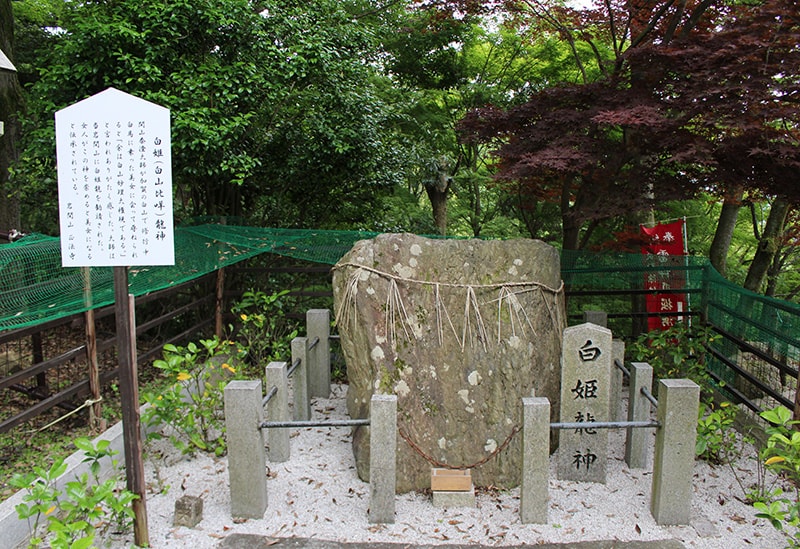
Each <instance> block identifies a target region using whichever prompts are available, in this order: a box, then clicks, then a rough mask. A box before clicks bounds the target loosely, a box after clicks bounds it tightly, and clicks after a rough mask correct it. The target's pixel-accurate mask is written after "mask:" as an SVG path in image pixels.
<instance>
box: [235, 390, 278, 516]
mask: <svg viewBox="0 0 800 549" xmlns="http://www.w3.org/2000/svg"><path fill="white" fill-rule="evenodd" d="M261 399H262V393H261V381H259V380H255V381H231V382H230V383H228V385H227V386H226V387H225V391H224V403H225V428H226V437H227V441H228V478H229V481H230V490H231V516H232V517H233V518H255V519H260V518H262V517H263V516H264V512H265V511H266V510H267V475H266V470H267V463H266V455H265V453H264V436H263V432H262V430H261V428H260V427H261V423H262V422H263V420H264V412H263V410H264V409H263V406H262V404H261Z"/></svg>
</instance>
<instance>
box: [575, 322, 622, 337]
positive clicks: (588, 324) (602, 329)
mask: <svg viewBox="0 0 800 549" xmlns="http://www.w3.org/2000/svg"><path fill="white" fill-rule="evenodd" d="M579 330H581V331H587V330H591V331H594V332H598V333H601V334H604V335H608V336H609V337H611V330H609V329H608V328H605V327H603V326H599V325H597V324H592V323H591V322H584V323H583V324H576V325H575V326H570V327H568V328H564V335H565V336H566V335H568V334H571V333H572V332H576V331H579Z"/></svg>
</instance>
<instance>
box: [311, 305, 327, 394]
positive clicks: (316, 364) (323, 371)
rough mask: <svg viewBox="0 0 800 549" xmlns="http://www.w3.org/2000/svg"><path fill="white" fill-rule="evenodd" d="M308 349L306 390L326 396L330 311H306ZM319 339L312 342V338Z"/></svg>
mask: <svg viewBox="0 0 800 549" xmlns="http://www.w3.org/2000/svg"><path fill="white" fill-rule="evenodd" d="M306 335H307V336H308V344H309V346H313V348H311V349H309V351H308V358H309V365H308V376H309V377H308V390H309V394H310V396H312V397H322V398H328V397H329V396H330V394H331V342H330V337H331V312H330V311H329V310H328V309H310V310H308V311H307V312H306ZM317 338H319V341H318V342H317V343H316V344H314V340H316V339H317Z"/></svg>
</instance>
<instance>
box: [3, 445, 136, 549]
mask: <svg viewBox="0 0 800 549" xmlns="http://www.w3.org/2000/svg"><path fill="white" fill-rule="evenodd" d="M75 445H76V446H77V447H78V448H79V449H80V450H83V452H84V454H85V456H86V457H85V459H84V461H85V462H90V471H91V473H92V480H91V481H90V480H89V475H87V474H85V473H84V474H83V475H81V476H80V477H79V478H77V479H75V480H72V481H69V482H67V483H66V484H65V489H64V490H63V491H62V490H60V489H58V488H56V480H57V479H58V478H59V477H61V475H63V474H64V473H65V472H66V470H67V465H66V463H64V460H63V459H57V460H55V462H54V463H53V464H52V465H51V466H50V468H49V469H46V468H44V467H41V466H34V467H33V472H31V473H27V474H17V475H14V477H13V478H12V479H11V481H10V484H11V485H12V486H14V487H15V488H19V489H22V490H25V491H26V494H25V496H24V497H23V502H22V503H20V504H19V505H17V506H16V511H17V516H18V517H19V518H20V519H23V520H27V521H28V527H29V529H30V541H29V543H28V547H40V546H41V545H42V544H43V543H45V542H47V543H48V544H49V547H51V548H52V549H84V548H89V547H94V543H95V538H96V536H97V534H98V533H99V532H105V531H113V532H121V531H125V530H127V529H128V528H129V527H130V525H131V523H132V521H133V518H134V516H133V508H132V507H131V502H133V500H134V499H136V497H137V496H136V495H135V494H134V493H133V492H130V491H128V490H124V489H122V490H120V489H117V484H118V483H119V481H120V480H121V475H120V473H119V470H118V469H117V462H116V461H113V462H112V465H113V467H114V470H115V473H116V474H114V475H112V477H111V478H109V479H108V480H106V481H103V482H100V479H99V473H100V460H101V459H102V458H104V457H111V456H113V455H114V454H115V453H116V452H114V451H112V450H110V449H109V442H108V441H101V442H99V443H98V444H97V446H94V445H93V444H92V443H91V442H90V441H89V440H87V439H77V440H75Z"/></svg>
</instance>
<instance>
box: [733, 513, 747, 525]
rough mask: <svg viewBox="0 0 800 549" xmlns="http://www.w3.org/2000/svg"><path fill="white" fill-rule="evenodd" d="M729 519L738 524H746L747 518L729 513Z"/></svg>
mask: <svg viewBox="0 0 800 549" xmlns="http://www.w3.org/2000/svg"><path fill="white" fill-rule="evenodd" d="M731 520H732V521H733V522H736V523H738V524H747V519H746V518H744V517H743V516H741V515H731Z"/></svg>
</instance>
